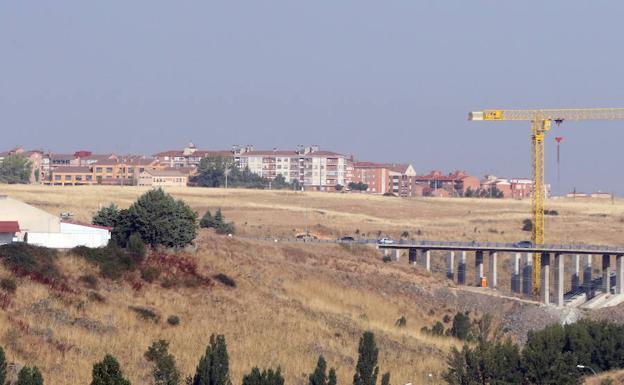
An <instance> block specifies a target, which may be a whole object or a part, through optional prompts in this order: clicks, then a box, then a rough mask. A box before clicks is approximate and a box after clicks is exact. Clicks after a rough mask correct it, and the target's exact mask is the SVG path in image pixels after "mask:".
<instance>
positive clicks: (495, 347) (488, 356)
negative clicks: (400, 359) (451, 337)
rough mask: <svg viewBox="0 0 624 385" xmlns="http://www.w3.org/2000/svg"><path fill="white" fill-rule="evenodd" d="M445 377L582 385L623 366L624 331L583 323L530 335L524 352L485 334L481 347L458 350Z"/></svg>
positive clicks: (456, 381) (458, 383) (455, 381)
mask: <svg viewBox="0 0 624 385" xmlns="http://www.w3.org/2000/svg"><path fill="white" fill-rule="evenodd" d="M448 364H449V368H448V370H447V372H446V373H445V374H444V378H445V380H446V382H447V383H448V384H450V385H464V384H510V385H513V384H527V383H529V384H537V385H546V384H548V385H550V384H552V385H554V384H569V385H577V384H581V382H582V381H581V378H582V376H583V375H586V374H588V373H587V372H583V371H581V370H580V369H579V368H578V367H577V365H582V366H589V367H591V368H593V369H594V370H596V371H607V370H612V369H617V368H622V367H624V326H623V325H616V324H613V323H608V322H604V321H590V320H583V321H580V322H577V323H574V324H569V325H565V326H561V325H552V326H549V327H547V328H545V329H544V330H541V331H538V332H530V333H529V334H528V340H527V343H526V345H525V346H524V348H523V349H520V347H519V346H518V345H516V344H514V343H512V342H511V340H509V339H503V338H501V337H500V335H499V334H498V333H480V334H479V335H478V336H477V339H476V345H473V346H470V345H464V347H463V348H462V349H461V350H459V349H455V348H454V349H453V351H452V352H451V355H450V356H449V360H448Z"/></svg>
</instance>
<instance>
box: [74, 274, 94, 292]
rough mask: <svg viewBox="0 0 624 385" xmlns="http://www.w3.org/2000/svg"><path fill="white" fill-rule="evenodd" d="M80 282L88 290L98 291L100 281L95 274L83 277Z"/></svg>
mask: <svg viewBox="0 0 624 385" xmlns="http://www.w3.org/2000/svg"><path fill="white" fill-rule="evenodd" d="M78 280H79V281H80V282H82V283H84V284H85V285H86V286H87V287H88V288H91V289H97V285H98V279H97V277H96V276H95V275H93V274H86V275H82V276H80V278H78Z"/></svg>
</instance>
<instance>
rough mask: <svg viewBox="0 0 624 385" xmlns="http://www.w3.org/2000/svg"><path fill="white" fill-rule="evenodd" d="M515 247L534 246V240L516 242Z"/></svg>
mask: <svg viewBox="0 0 624 385" xmlns="http://www.w3.org/2000/svg"><path fill="white" fill-rule="evenodd" d="M514 246H515V247H524V248H527V249H528V248H531V247H533V242H531V241H520V242H516V243H514Z"/></svg>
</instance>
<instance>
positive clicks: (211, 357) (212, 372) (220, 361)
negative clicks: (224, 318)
mask: <svg viewBox="0 0 624 385" xmlns="http://www.w3.org/2000/svg"><path fill="white" fill-rule="evenodd" d="M191 385H232V382H231V381H230V368H229V357H228V352H227V345H226V343H225V336H223V335H217V336H215V335H214V334H213V335H212V336H210V344H209V345H208V346H207V347H206V354H204V356H202V358H201V359H200V360H199V364H198V365H197V369H196V370H195V377H193V382H192V383H191Z"/></svg>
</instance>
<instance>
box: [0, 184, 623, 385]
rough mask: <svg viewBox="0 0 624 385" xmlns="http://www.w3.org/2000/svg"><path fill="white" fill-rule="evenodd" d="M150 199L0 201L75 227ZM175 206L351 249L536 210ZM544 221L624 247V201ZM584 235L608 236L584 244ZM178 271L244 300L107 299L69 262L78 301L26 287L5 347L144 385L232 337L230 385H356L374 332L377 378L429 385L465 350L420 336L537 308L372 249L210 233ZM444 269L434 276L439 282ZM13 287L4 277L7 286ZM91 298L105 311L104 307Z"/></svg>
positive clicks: (507, 232) (380, 202)
mask: <svg viewBox="0 0 624 385" xmlns="http://www.w3.org/2000/svg"><path fill="white" fill-rule="evenodd" d="M144 191H145V190H142V189H139V188H136V187H124V188H111V187H100V186H96V187H80V188H40V187H39V188H38V187H32V186H2V187H0V194H1V193H8V194H10V195H12V196H14V197H15V198H17V199H22V200H24V201H26V202H28V203H31V204H34V205H36V206H38V207H41V208H43V209H45V210H47V211H49V212H51V213H59V212H62V211H63V212H66V211H70V212H74V213H75V215H76V218H77V219H79V220H89V219H90V217H91V215H92V214H93V213H94V212H95V211H96V210H97V208H98V206H99V205H107V204H108V203H110V202H115V203H117V204H119V205H120V206H122V207H125V206H127V205H129V204H130V203H131V202H132V201H133V200H134V199H136V197H137V196H138V195H140V194H141V193H142V192H144ZM171 192H172V193H173V194H174V195H175V196H177V197H179V198H182V199H184V200H185V201H187V202H188V203H189V204H190V205H191V206H192V207H193V208H194V209H196V210H197V211H198V212H200V214H201V213H203V212H204V211H205V210H206V209H208V208H210V209H212V210H214V209H216V208H217V207H221V208H222V209H223V212H224V214H225V215H226V217H227V218H228V220H234V221H235V222H236V225H237V228H238V229H239V233H240V234H241V235H244V236H250V237H253V236H261V235H262V236H264V235H292V234H294V233H297V232H301V231H303V230H304V229H305V228H306V227H308V228H310V229H312V231H314V232H315V233H318V234H320V235H324V236H327V237H336V236H338V235H347V234H348V235H353V234H355V233H356V230H359V231H357V232H358V233H359V234H370V235H372V236H377V235H378V234H379V233H380V232H381V233H382V234H388V235H391V236H394V237H399V236H400V234H401V233H402V232H403V231H408V232H409V233H410V236H414V237H419V238H425V239H455V240H462V239H467V240H472V239H473V238H474V239H476V240H491V241H511V240H514V241H515V240H518V239H524V238H526V237H527V234H526V233H522V232H521V231H520V227H521V222H522V220H523V219H524V218H526V217H527V214H526V212H527V211H528V208H529V206H528V202H518V201H481V200H462V199H418V200H401V199H396V198H387V197H368V196H360V195H348V194H321V193H318V194H314V193H305V194H301V193H292V192H269V191H249V190H227V191H226V190H211V189H179V190H172V191H171ZM609 203H610V202H609ZM549 208H554V209H557V210H558V211H559V214H560V215H559V216H558V217H549V218H548V222H547V224H548V225H549V229H550V228H552V229H553V231H552V232H551V233H549V237H552V240H553V241H566V240H570V239H574V240H582V241H584V242H586V243H617V240H618V239H617V235H616V232H617V231H622V230H623V227H624V223H622V221H621V218H622V217H624V207H622V205H621V203H620V202H617V204H616V205H611V204H606V203H591V204H587V203H579V202H568V201H562V202H552V205H551V206H550V207H549ZM581 224H582V226H581ZM607 224H608V226H607ZM587 226H589V227H590V228H593V229H603V230H604V231H600V232H598V231H594V232H591V231H587ZM555 229H556V230H555ZM549 240H550V239H549ZM179 257H181V258H187V259H188V260H190V261H192V262H194V263H196V264H197V266H198V272H199V273H200V274H202V275H203V276H205V277H214V276H215V275H216V274H218V273H224V274H226V275H227V276H229V277H232V278H233V279H234V280H235V282H236V287H235V288H232V287H228V286H226V285H223V284H221V283H219V282H218V281H217V280H214V279H212V282H213V283H212V284H211V285H200V286H195V287H185V285H184V284H181V285H173V286H171V285H169V284H167V283H166V282H165V278H164V277H161V278H160V279H158V280H157V281H156V282H154V283H151V284H147V283H143V284H140V285H139V284H137V283H138V282H141V279H140V277H139V275H138V273H136V274H134V275H133V276H132V275H131V276H129V277H126V278H125V279H123V280H119V281H110V280H104V279H99V282H98V283H97V289H92V288H89V287H88V286H89V284H88V283H85V282H83V281H82V280H81V277H83V276H85V275H88V274H92V275H97V269H96V268H95V267H93V266H92V265H90V264H88V263H86V262H85V261H84V260H83V259H81V258H79V257H76V256H70V255H61V256H60V258H59V261H58V264H59V266H60V269H61V271H62V273H63V274H64V276H65V277H66V280H67V282H68V285H69V286H70V287H71V288H72V289H73V291H74V292H72V293H70V292H63V291H59V290H51V289H49V288H48V287H46V286H44V285H42V284H39V283H36V282H33V281H32V280H30V279H27V278H20V279H19V282H18V289H17V293H16V294H15V295H14V296H13V297H12V300H11V304H10V305H9V306H8V307H7V308H6V310H5V311H3V312H1V313H0V344H2V345H3V346H5V348H6V350H7V355H8V356H9V357H10V358H11V359H13V360H15V361H17V362H20V363H27V364H36V365H39V366H41V367H42V369H43V371H44V374H45V376H46V383H50V384H76V383H88V380H89V378H90V371H91V365H92V363H93V362H95V361H96V360H99V359H101V357H102V356H103V355H104V354H105V353H106V352H110V353H112V354H114V355H115V356H117V357H118V358H119V360H120V361H121V363H122V365H123V367H124V369H125V372H126V373H128V376H129V377H130V378H131V380H133V383H136V384H143V383H149V368H148V366H147V364H146V362H145V361H144V359H143V358H142V354H143V352H144V351H145V350H146V348H147V346H148V345H149V344H150V343H151V342H152V341H153V340H154V339H158V338H165V339H168V340H170V341H171V350H172V352H173V353H174V354H175V356H176V358H177V360H178V364H179V366H180V368H181V369H182V371H183V373H185V374H191V373H192V372H193V370H194V367H195V365H196V363H197V361H198V359H199V357H200V356H201V354H202V353H203V350H204V349H205V346H206V344H207V342H208V339H209V337H210V334H211V333H223V334H225V335H226V338H227V342H228V348H229V350H230V361H231V368H232V374H233V382H234V384H237V383H240V380H241V378H242V374H243V373H245V372H247V371H249V369H250V368H251V367H252V366H254V365H259V366H267V365H272V366H277V365H281V366H282V369H283V371H284V374H285V376H286V381H287V383H289V384H302V383H305V382H306V377H305V374H306V373H309V372H310V371H311V370H312V369H313V367H314V364H315V360H316V358H317V356H318V355H319V354H320V353H323V354H324V355H325V357H326V358H327V360H328V363H329V365H330V366H336V367H337V369H338V382H339V383H340V384H348V383H351V380H352V376H353V368H354V365H355V361H354V360H355V359H356V357H357V354H356V350H357V342H358V338H359V335H360V334H361V332H362V331H363V330H367V329H370V330H373V331H374V332H375V333H376V335H377V337H378V339H379V341H378V344H379V345H380V359H381V370H382V371H391V372H392V376H393V379H392V382H393V383H406V382H414V383H418V382H419V381H420V380H422V379H424V378H425V376H426V375H427V374H428V373H432V374H433V376H434V379H436V380H437V379H439V374H440V372H441V371H442V370H443V368H444V366H445V365H444V360H445V357H446V352H447V351H448V349H449V348H450V347H451V346H453V345H454V344H455V342H454V341H452V340H449V339H444V338H442V339H440V338H433V337H430V336H427V335H424V334H421V333H420V331H419V330H420V328H421V327H422V326H431V325H432V324H433V323H434V322H435V321H437V320H440V319H441V318H442V317H443V316H444V315H445V314H449V315H452V314H453V313H454V312H455V311H457V310H473V311H477V312H485V311H495V313H496V314H497V315H498V314H505V315H509V314H515V315H518V314H526V313H530V312H531V311H535V310H531V311H528V312H527V311H526V310H527V309H534V308H535V307H534V306H532V305H528V304H524V303H518V302H516V301H510V300H506V299H503V298H499V297H489V296H483V295H480V294H475V293H473V292H471V291H466V290H457V289H456V288H454V285H453V284H452V283H450V282H449V281H446V280H445V279H444V278H443V276H442V275H441V274H433V275H431V274H429V273H426V272H425V271H423V270H422V269H420V268H413V267H410V266H407V264H406V263H398V264H397V263H391V264H384V263H383V262H382V261H381V258H380V256H379V254H378V252H377V251H376V250H375V249H374V248H372V247H352V248H348V247H342V246H338V245H322V246H319V245H299V244H297V245H292V244H274V243H270V242H269V243H267V242H261V241H253V240H247V239H244V238H237V237H233V238H228V237H221V236H217V235H215V234H213V233H212V232H211V231H201V233H200V236H199V238H198V240H197V248H196V249H194V250H189V251H187V252H185V253H182V254H181V255H180V256H179ZM439 260H440V261H437V262H436V264H437V266H439V267H440V268H441V267H442V264H443V262H442V261H441V258H439ZM9 275H10V273H9V272H7V271H6V270H4V269H3V270H2V271H1V274H0V276H2V277H5V276H9ZM163 286H165V287H163ZM94 291H95V292H97V293H99V295H100V296H102V297H104V298H105V301H104V302H99V301H98V297H97V296H94V295H93V294H92V292H94ZM130 307H135V308H137V307H140V308H148V309H151V310H153V311H154V312H155V313H156V314H157V316H159V317H160V319H159V320H158V321H157V322H154V321H151V320H145V319H142V318H141V317H139V316H138V314H137V312H136V311H135V310H132V309H131V308H130ZM535 309H536V308H535ZM170 315H177V316H179V317H180V320H181V322H180V324H179V325H178V326H175V327H174V326H171V325H169V324H167V322H166V321H165V320H166V318H167V317H168V316H170ZM401 316H405V317H406V319H407V326H406V327H404V328H398V327H396V326H395V322H396V320H397V319H398V318H400V317H401ZM501 319H502V318H501ZM515 321H516V322H518V321H517V320H515ZM552 321H553V319H551V318H548V317H546V318H545V319H544V322H545V323H546V322H552Z"/></svg>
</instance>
